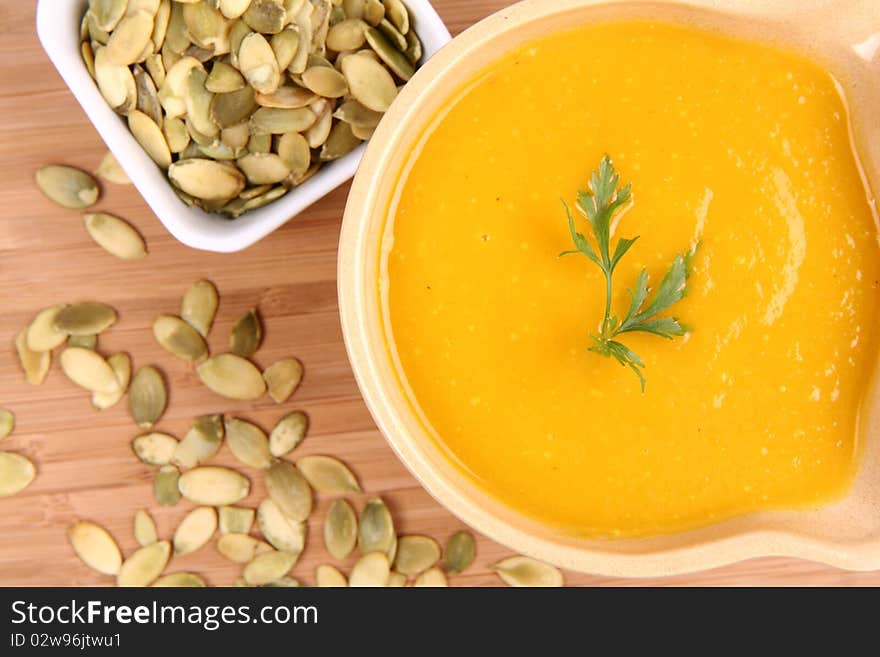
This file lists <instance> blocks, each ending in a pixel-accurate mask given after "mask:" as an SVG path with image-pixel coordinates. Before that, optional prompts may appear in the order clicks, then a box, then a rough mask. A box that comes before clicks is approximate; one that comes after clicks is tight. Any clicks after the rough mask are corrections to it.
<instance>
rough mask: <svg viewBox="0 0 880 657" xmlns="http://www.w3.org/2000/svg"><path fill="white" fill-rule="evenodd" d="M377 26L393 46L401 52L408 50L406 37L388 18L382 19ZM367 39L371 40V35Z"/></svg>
mask: <svg viewBox="0 0 880 657" xmlns="http://www.w3.org/2000/svg"><path fill="white" fill-rule="evenodd" d="M375 28H376V29H377V30H379V32H380V33H381V34H383V35H384V36H385V38H386V39H388V41H389V42H390V44H391V45H392V47H394V48H397V50H399V51H400V52H403V51H404V50H406V37H404V36H403V35H402V34H401V33H400V32H399V31H398V30H397V28H396V27H394V25H392V24H391V21H389V20H388V19H387V18H386V19H383V20H382V21H380V22H379V24H378V25H377V26H375ZM367 40H368V41H369V37H367Z"/></svg>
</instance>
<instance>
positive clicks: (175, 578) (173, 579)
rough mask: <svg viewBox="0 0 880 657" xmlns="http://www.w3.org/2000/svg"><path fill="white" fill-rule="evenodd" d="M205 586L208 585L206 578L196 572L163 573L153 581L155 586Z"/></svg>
mask: <svg viewBox="0 0 880 657" xmlns="http://www.w3.org/2000/svg"><path fill="white" fill-rule="evenodd" d="M204 586H207V584H205V580H203V579H202V578H201V577H199V576H198V575H196V574H195V573H171V574H170V575H163V576H162V577H160V578H159V579H157V580H156V581H155V582H153V588H163V587H174V588H184V587H186V588H202V587H204Z"/></svg>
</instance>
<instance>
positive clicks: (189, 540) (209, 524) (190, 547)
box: [173, 506, 217, 555]
mask: <svg viewBox="0 0 880 657" xmlns="http://www.w3.org/2000/svg"><path fill="white" fill-rule="evenodd" d="M215 531H217V512H216V511H215V510H214V509H213V508H212V507H210V506H200V507H198V508H196V509H193V510H192V511H190V512H189V513H188V514H186V516H184V518H183V520H181V521H180V524H179V525H178V526H177V530H176V531H175V532H174V539H173V540H174V554H175V555H180V554H188V553H190V552H195V551H196V550H198V549H199V548H200V547H202V546H203V545H205V544H206V543H207V542H208V541H210V540H211V537H212V536H213V535H214V532H215Z"/></svg>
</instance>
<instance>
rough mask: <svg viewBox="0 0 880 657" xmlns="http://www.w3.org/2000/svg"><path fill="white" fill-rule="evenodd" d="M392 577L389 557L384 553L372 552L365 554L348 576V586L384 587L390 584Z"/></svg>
mask: <svg viewBox="0 0 880 657" xmlns="http://www.w3.org/2000/svg"><path fill="white" fill-rule="evenodd" d="M390 575H391V565H390V564H389V563H388V555H387V554H385V553H383V552H370V553H369V554H365V555H364V556H362V557H361V558H360V559H358V561H357V563H355V565H354V567H353V568H352V569H351V574H350V575H349V576H348V585H349V586H350V587H352V588H356V587H384V586H386V585H387V584H388V578H389V576H390Z"/></svg>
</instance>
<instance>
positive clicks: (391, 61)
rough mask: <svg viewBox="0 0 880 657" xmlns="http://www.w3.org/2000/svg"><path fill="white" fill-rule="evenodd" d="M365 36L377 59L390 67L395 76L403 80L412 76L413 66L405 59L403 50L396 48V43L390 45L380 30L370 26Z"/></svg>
mask: <svg viewBox="0 0 880 657" xmlns="http://www.w3.org/2000/svg"><path fill="white" fill-rule="evenodd" d="M366 36H367V42H368V43H369V44H370V47H371V48H372V49H373V50H374V51H375V52H376V54H377V55H379V59H381V60H382V61H383V62H384V63H385V66H387V67H388V68H389V69H391V71H392V72H393V73H394V74H395V75H396V76H397V77H399V78H400V79H401V80H403V81H407V80H409V79H410V78H411V77H412V76H413V74H414V73H415V68H413V65H412V62H410V61H409V59H407V57H406V55H404V54H403V51H401V50H399V49H398V46H397V45H392V44H391V41H389V40H388V38H387V37H386V36H385V35H384V34H383V33H382V32H380V31H379V30H377V29H376V28H374V27H371V28H369V29H368V30H367V33H366ZM401 38H403V37H401ZM404 46H406V39H404ZM404 50H405V48H404Z"/></svg>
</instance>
